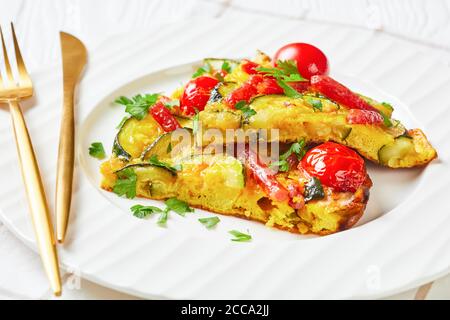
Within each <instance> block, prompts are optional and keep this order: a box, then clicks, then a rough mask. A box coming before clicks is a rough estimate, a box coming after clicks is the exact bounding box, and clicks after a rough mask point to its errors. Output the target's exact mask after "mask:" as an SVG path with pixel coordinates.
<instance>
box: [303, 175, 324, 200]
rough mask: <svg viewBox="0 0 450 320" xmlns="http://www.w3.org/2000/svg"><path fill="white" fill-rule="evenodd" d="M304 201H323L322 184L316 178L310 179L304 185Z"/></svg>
mask: <svg viewBox="0 0 450 320" xmlns="http://www.w3.org/2000/svg"><path fill="white" fill-rule="evenodd" d="M304 197H305V201H306V202H308V201H311V200H314V199H323V198H324V197H325V192H324V191H323V187H322V183H321V182H320V180H319V179H318V178H316V177H312V178H311V180H309V181H308V183H306V185H305V194H304Z"/></svg>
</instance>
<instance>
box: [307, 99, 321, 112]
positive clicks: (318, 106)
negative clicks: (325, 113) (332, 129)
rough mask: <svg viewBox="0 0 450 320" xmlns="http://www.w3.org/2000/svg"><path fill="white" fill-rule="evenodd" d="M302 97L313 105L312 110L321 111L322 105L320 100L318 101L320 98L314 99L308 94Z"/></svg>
mask: <svg viewBox="0 0 450 320" xmlns="http://www.w3.org/2000/svg"><path fill="white" fill-rule="evenodd" d="M304 98H305V99H306V101H307V102H308V103H309V104H310V105H311V106H312V107H313V109H314V110H319V111H322V108H323V105H322V101H320V99H315V98H313V97H310V96H305V97H304Z"/></svg>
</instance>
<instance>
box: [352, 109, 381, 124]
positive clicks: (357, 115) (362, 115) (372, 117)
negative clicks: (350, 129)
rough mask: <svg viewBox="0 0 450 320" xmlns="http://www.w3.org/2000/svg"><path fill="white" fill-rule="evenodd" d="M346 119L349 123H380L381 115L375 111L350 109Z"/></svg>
mask: <svg viewBox="0 0 450 320" xmlns="http://www.w3.org/2000/svg"><path fill="white" fill-rule="evenodd" d="M347 121H348V123H351V124H382V123H383V117H382V116H381V114H380V113H379V112H376V111H369V110H359V109H350V110H349V112H348V114H347Z"/></svg>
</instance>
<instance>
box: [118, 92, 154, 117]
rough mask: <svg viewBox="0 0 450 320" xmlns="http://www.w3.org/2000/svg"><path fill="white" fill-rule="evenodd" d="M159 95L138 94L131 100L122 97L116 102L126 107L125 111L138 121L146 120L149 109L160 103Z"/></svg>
mask: <svg viewBox="0 0 450 320" xmlns="http://www.w3.org/2000/svg"><path fill="white" fill-rule="evenodd" d="M158 97H159V94H158V93H154V94H144V95H142V94H138V95H135V96H134V97H132V98H131V99H129V98H127V97H124V96H121V97H119V98H117V99H116V100H115V101H114V102H115V103H117V104H121V105H124V106H125V111H126V112H128V113H129V114H131V115H132V116H133V117H134V118H136V119H138V120H142V119H144V117H145V116H146V115H147V114H148V109H149V108H150V107H151V106H152V105H154V104H155V103H156V101H158Z"/></svg>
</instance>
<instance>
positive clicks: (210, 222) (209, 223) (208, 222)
mask: <svg viewBox="0 0 450 320" xmlns="http://www.w3.org/2000/svg"><path fill="white" fill-rule="evenodd" d="M198 221H200V223H201V224H203V225H204V226H205V227H206V228H207V229H211V228H212V227H214V226H215V225H216V224H218V223H219V222H220V219H219V217H209V218H200V219H198Z"/></svg>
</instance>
